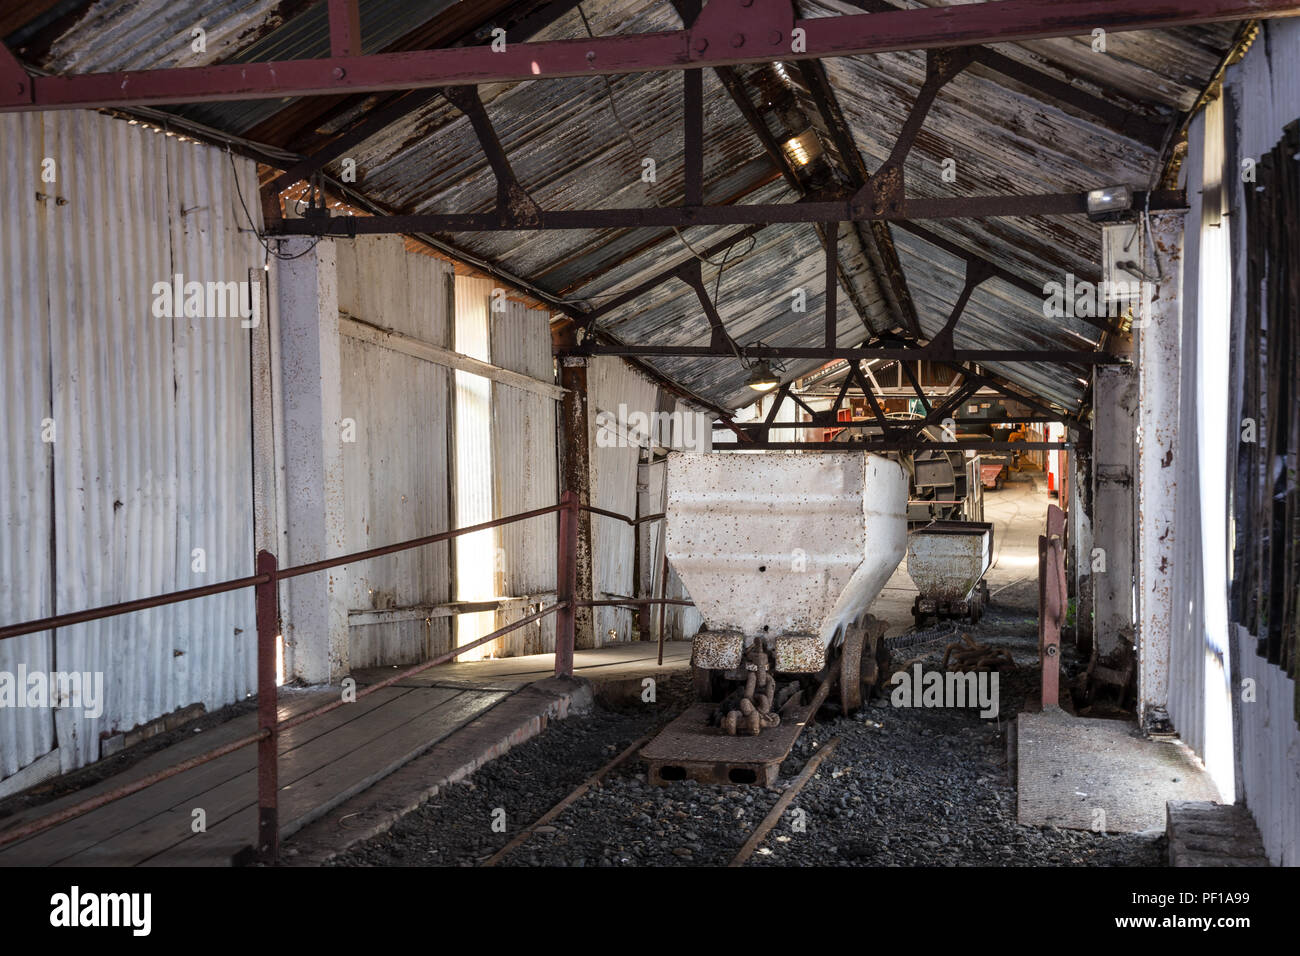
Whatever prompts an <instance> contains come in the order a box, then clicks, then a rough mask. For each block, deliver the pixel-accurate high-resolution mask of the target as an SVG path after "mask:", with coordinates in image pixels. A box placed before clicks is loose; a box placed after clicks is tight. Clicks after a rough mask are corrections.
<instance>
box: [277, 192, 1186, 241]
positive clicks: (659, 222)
mask: <svg viewBox="0 0 1300 956" xmlns="http://www.w3.org/2000/svg"><path fill="white" fill-rule="evenodd" d="M1147 195H1148V194H1147V193H1146V192H1143V191H1137V192H1135V193H1134V194H1133V197H1134V198H1133V203H1134V208H1135V209H1136V208H1140V207H1146V208H1149V209H1150V210H1151V211H1152V212H1156V211H1164V210H1172V209H1177V210H1182V209H1186V208H1187V197H1186V193H1185V192H1183V191H1182V190H1174V189H1158V190H1152V191H1151V193H1150V197H1151V198H1150V203H1149V204H1148V203H1147ZM1087 211H1088V202H1087V193H1037V194H1029V195H1004V196H958V197H953V198H948V199H923V198H917V199H905V200H903V202H902V203H901V207H900V208H899V209H898V211H897V212H896V213H895V212H892V211H889V210H879V211H878V210H875V209H870V208H864V207H863V206H862V205H860V204H857V203H855V202H853V201H852V200H834V201H818V202H806V203H753V204H744V205H724V206H651V207H641V208H616V209H561V210H541V211H540V212H539V213H538V215H537V218H536V219H535V220H534V219H532V218H528V219H525V218H513V219H508V221H506V222H504V223H503V222H502V217H501V216H499V215H498V214H497V213H495V212H490V213H428V214H418V215H406V216H334V217H330V218H320V219H292V220H285V221H283V222H281V223H279V224H277V225H276V227H275V230H274V231H275V232H277V233H279V234H280V235H287V236H290V235H294V236H308V235H310V236H349V237H351V236H358V235H383V234H389V233H411V232H499V231H502V230H507V231H513V230H527V229H671V228H674V227H676V228H679V229H685V228H687V227H690V226H728V225H736V226H740V225H746V226H747V225H756V224H760V223H761V224H771V223H790V222H851V221H857V220H890V221H892V220H912V219H991V218H998V217H1008V218H1024V217H1027V216H1075V215H1084V214H1086V213H1087Z"/></svg>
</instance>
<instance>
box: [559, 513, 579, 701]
mask: <svg viewBox="0 0 1300 956" xmlns="http://www.w3.org/2000/svg"><path fill="white" fill-rule="evenodd" d="M560 506H561V507H560V511H559V517H560V520H559V530H560V540H559V546H558V549H557V554H556V560H555V574H556V581H555V599H556V600H557V601H558V602H560V603H561V604H563V605H565V606H564V607H562V608H561V609H560V610H558V611H556V612H555V676H556V677H572V676H573V644H574V619H575V616H576V612H577V608H575V607H574V606H573V602H574V601H575V600H576V599H577V591H578V495H577V493H576V492H574V491H572V490H568V491H565V492H564V493H563V494H561V495H560Z"/></svg>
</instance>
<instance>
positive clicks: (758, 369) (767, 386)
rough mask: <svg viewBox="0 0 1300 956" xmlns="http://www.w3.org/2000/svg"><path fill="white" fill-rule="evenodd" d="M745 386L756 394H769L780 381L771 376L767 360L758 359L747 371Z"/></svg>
mask: <svg viewBox="0 0 1300 956" xmlns="http://www.w3.org/2000/svg"><path fill="white" fill-rule="evenodd" d="M745 384H746V385H748V386H749V387H750V388H752V389H753V390H754V391H756V392H770V391H772V389H774V388H776V387H777V386H778V385H780V384H781V380H780V379H779V378H777V377H776V376H775V375H773V374H772V367H771V366H770V365H768V364H767V359H759V360H758V361H757V362H755V363H754V365H753V367H752V368H751V369H750V370H749V380H748V381H746V382H745Z"/></svg>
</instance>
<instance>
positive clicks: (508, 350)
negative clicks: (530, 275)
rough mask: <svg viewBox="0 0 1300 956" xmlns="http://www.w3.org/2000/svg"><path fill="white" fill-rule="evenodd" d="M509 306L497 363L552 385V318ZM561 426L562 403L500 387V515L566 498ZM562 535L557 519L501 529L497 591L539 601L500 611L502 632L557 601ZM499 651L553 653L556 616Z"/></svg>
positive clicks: (495, 411) (496, 403) (496, 324)
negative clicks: (559, 454) (559, 461)
mask: <svg viewBox="0 0 1300 956" xmlns="http://www.w3.org/2000/svg"><path fill="white" fill-rule="evenodd" d="M504 308H505V311H504V312H492V313H490V315H489V319H490V323H491V334H492V363H493V364H494V365H498V366H500V367H501V368H505V369H509V370H510V371H512V372H520V373H522V374H524V375H527V376H529V377H530V378H534V379H537V380H538V381H539V382H545V383H547V384H552V383H553V382H554V381H555V370H554V363H553V360H552V358H551V332H550V316H549V315H548V314H547V313H546V312H543V311H538V310H537V309H530V308H528V307H527V306H526V305H524V304H523V303H521V302H514V301H509V300H507V301H506V302H505V303H504ZM556 424H557V422H556V408H555V399H553V398H550V397H548V396H545V395H539V394H537V393H536V392H531V391H528V390H526V389H522V388H516V387H514V386H512V385H506V384H505V383H503V382H494V383H493V384H492V459H493V461H494V462H495V464H496V467H495V469H494V477H495V488H494V491H495V510H494V515H495V517H498V518H501V517H505V516H507V515H512V514H518V513H520V512H522V511H531V510H533V509H534V508H544V507H546V506H548V505H553V504H555V503H556V502H557V501H558V500H559V490H558V489H559V485H558V471H557V465H556ZM556 534H557V530H556V518H555V516H554V515H546V516H544V517H541V518H530V519H528V520H527V521H521V522H516V523H514V524H508V525H504V526H502V527H501V528H499V529H498V531H497V545H498V547H500V548H501V551H500V555H501V561H500V565H499V567H498V569H497V570H498V572H499V574H498V581H497V593H498V594H499V595H502V596H506V597H524V596H528V597H533V598H536V599H537V600H536V601H534V602H531V604H530V605H529V606H525V607H523V608H511V609H508V610H504V611H500V612H498V613H497V620H496V626H497V627H504V626H505V625H506V624H509V623H512V622H513V621H517V620H519V618H521V617H524V616H526V615H527V614H528V613H532V610H536V607H535V605H539V604H543V603H549V601H550V600H551V599H552V598H553V597H554V594H555V576H556V575H555V559H556V544H557V539H556ZM543 598H545V599H546V600H545V601H543V600H542V599H543ZM530 607H531V610H530ZM494 647H495V648H496V650H497V652H498V654H499V655H501V656H512V655H515V654H540V653H543V652H546V651H553V650H554V649H555V618H554V617H549V616H548V617H545V618H543V619H542V620H541V621H538V622H537V623H536V624H531V625H526V626H524V627H522V628H520V629H519V630H517V631H512V632H511V633H510V634H507V635H506V636H505V637H503V638H501V639H500V640H498V641H496V642H495V643H494Z"/></svg>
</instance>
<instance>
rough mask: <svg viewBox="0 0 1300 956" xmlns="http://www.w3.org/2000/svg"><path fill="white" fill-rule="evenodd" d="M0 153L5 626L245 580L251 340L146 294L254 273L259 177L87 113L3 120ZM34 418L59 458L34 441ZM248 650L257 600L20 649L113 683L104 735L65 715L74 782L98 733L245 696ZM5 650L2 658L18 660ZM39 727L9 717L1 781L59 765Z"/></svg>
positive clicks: (2, 717)
mask: <svg viewBox="0 0 1300 956" xmlns="http://www.w3.org/2000/svg"><path fill="white" fill-rule="evenodd" d="M0 142H2V143H3V144H4V145H3V147H0V148H2V149H3V150H4V154H5V156H6V157H7V158H11V159H12V165H11V166H9V167H7V168H9V169H10V170H11V173H10V175H8V176H6V183H5V188H6V199H7V205H6V208H7V209H8V210H9V211H10V212H11V215H10V216H9V217H7V218H6V222H5V225H3V226H0V237H3V238H0V252H3V260H4V265H3V267H2V268H4V269H5V270H6V271H7V276H6V278H8V277H9V274H13V275H14V277H15V279H16V280H17V274H18V273H21V274H22V276H23V278H22V279H21V280H17V281H14V282H9V281H6V282H5V283H4V286H5V291H4V295H5V299H4V302H5V311H4V315H3V317H2V318H3V322H4V330H3V331H4V336H5V340H6V342H7V343H10V346H11V347H10V348H8V349H6V353H7V355H8V356H9V357H8V358H7V360H6V361H5V362H4V368H3V372H4V381H3V388H4V392H5V408H6V414H5V415H4V416H3V417H4V418H5V419H6V423H5V426H4V427H6V428H12V429H15V430H16V432H17V434H16V436H15V440H14V441H13V442H12V443H11V444H7V445H6V458H7V460H8V464H7V465H6V482H5V489H4V493H5V495H6V498H5V501H4V503H3V507H0V511H3V513H4V514H5V515H6V522H5V525H4V527H3V529H2V531H3V535H4V541H3V542H2V543H0V554H3V555H4V556H5V558H4V560H5V562H6V565H7V566H11V567H17V566H20V565H21V566H23V567H24V570H23V571H21V572H19V573H18V574H17V576H16V579H15V581H16V583H15V586H14V588H13V590H7V591H5V592H4V593H5V595H6V601H5V604H4V607H3V609H2V613H3V614H4V617H5V619H6V620H18V619H22V618H26V617H29V616H31V613H32V612H51V611H59V612H61V611H71V610H77V609H80V608H85V607H91V606H96V605H101V604H107V603H112V602H116V601H122V600H127V599H130V598H136V597H143V596H147V595H151V594H156V593H159V592H163V591H169V590H174V589H179V588H185V587H192V586H196V585H201V584H204V583H210V582H215V581H219V580H222V579H225V578H231V577H237V576H241V575H245V574H248V573H249V572H250V570H251V568H252V563H253V528H252V495H251V483H252V476H251V465H250V462H251V442H250V431H251V411H250V400H249V339H248V332H247V330H246V329H244V328H242V327H241V324H240V319H239V317H238V316H235V317H231V318H222V319H217V318H209V319H199V318H188V319H187V318H178V319H171V318H155V317H154V316H153V314H152V312H151V304H152V302H153V292H152V286H153V284H154V283H155V282H159V281H168V280H170V278H171V276H172V275H174V274H175V273H181V274H183V275H184V276H185V278H186V280H197V281H200V282H207V281H223V282H226V281H241V280H242V281H247V280H248V279H249V275H250V269H251V270H255V271H256V272H259V273H260V271H261V270H260V267H261V265H262V261H263V256H262V250H261V248H260V246H259V245H258V243H257V240H256V238H255V237H254V236H253V235H252V234H251V233H250V232H248V231H247V229H248V223H247V221H246V219H245V218H244V216H245V214H244V211H243V210H242V209H241V207H240V204H239V199H238V197H237V194H236V191H235V188H234V182H235V179H234V176H235V170H236V169H237V170H238V176H239V182H240V184H241V186H242V189H243V192H244V196H245V197H246V198H249V197H255V196H256V189H257V183H256V176H255V170H254V168H253V165H252V164H251V163H249V162H247V161H244V160H235V161H234V162H233V164H232V162H231V160H230V159H229V158H228V156H227V154H225V153H224V152H223V151H220V150H217V149H213V148H209V147H206V146H201V145H198V144H195V143H182V142H180V141H179V139H177V138H174V137H169V136H165V135H163V134H161V133H155V132H151V131H149V130H146V129H145V128H144V127H143V126H138V125H135V126H133V125H130V124H128V123H126V122H123V121H121V120H115V119H110V118H108V117H105V116H101V115H99V114H95V113H89V112H76V113H73V112H67V113H53V114H43V115H35V114H30V115H23V116H14V115H8V116H4V117H2V118H0ZM43 157H50V158H52V159H54V160H55V163H56V166H55V169H56V172H57V178H56V180H55V181H54V182H52V183H43V182H42V181H41V179H40V171H41V166H40V164H39V159H40V158H43ZM37 192H41V193H44V194H46V195H48V196H49V197H50V198H48V199H47V200H45V201H43V202H42V201H38V200H36V199H35V195H36V193H37ZM55 197H58V199H63V200H66V202H64V203H63V204H59V202H58V199H56V198H55ZM250 209H252V210H253V212H254V215H256V203H254V204H253V206H251V207H250ZM241 229H242V230H244V231H240V230H241ZM43 330H47V331H43ZM47 332H48V338H47V339H43V336H45V335H46V334H47ZM20 337H21V338H22V339H23V341H22V343H21V346H20V347H18V348H16V349H15V348H12V346H13V345H15V344H17V342H18V340H19V338H20ZM45 342H48V346H46V344H45ZM42 393H43V394H42ZM43 406H44V407H48V408H49V409H50V417H52V418H53V420H54V426H55V428H56V441H55V442H54V443H53V444H52V445H48V444H43V443H41V442H40V441H39V439H37V440H33V438H32V436H33V435H36V436H39V431H38V429H39V415H38V413H39V412H41V411H42V407H43ZM11 408H14V409H17V410H18V413H17V415H15V414H11V413H10V409H11ZM33 415H38V417H37V418H36V419H35V420H24V419H28V418H29V416H33ZM19 416H21V417H19ZM51 451H52V453H53V454H52V460H51ZM51 469H52V470H51ZM15 515H18V517H17V518H15ZM199 548H201V549H203V561H204V562H205V564H206V570H205V571H203V572H201V573H200V572H197V571H195V570H193V569H192V568H193V562H194V558H193V557H192V552H193V551H194V549H199ZM51 565H52V567H51ZM51 575H52V578H51ZM51 590H52V592H53V593H52V600H51V599H50V596H49V592H50V591H51ZM18 595H22V596H21V597H19V596H18ZM253 640H254V622H253V601H252V593H251V592H250V591H244V592H235V593H232V594H228V595H218V596H213V597H209V598H205V599H202V600H199V601H193V602H188V603H186V604H183V605H175V606H172V607H168V608H160V609H155V610H152V611H147V612H142V613H138V614H134V615H130V616H126V617H118V618H114V619H109V620H105V621H98V622H91V623H89V624H84V625H79V626H76V627H70V628H65V629H63V630H61V631H60V632H59V634H58V637H57V643H56V646H55V649H54V651H55V652H54V655H53V660H52V661H51V660H50V658H49V655H48V652H47V651H45V650H44V648H43V647H42V646H41V645H42V641H43V639H42V638H36V639H33V640H28V641H25V642H22V643H20V646H24V645H25V647H26V649H27V650H30V652H31V654H32V657H31V658H30V659H28V660H27V661H26V662H27V663H28V666H29V667H35V666H47V667H53V668H55V669H57V670H62V671H91V672H102V673H103V674H104V685H105V690H106V698H107V699H106V708H105V711H104V713H103V715H102V716H101V717H100V718H99V719H97V720H92V719H89V718H87V717H85V716H84V715H81V714H80V713H79V712H77V711H74V710H71V709H64V710H62V711H60V712H59V713H58V714H57V723H58V725H59V729H58V734H59V738H58V742H59V745H60V750H61V752H62V757H63V763H64V767H65V769H67V768H68V767H71V766H78V765H81V764H84V763H88V762H90V761H92V760H94V759H96V758H97V757H98V755H99V746H100V744H99V737H100V735H101V734H105V733H112V732H116V731H120V730H125V729H129V728H131V727H133V726H135V725H136V724H139V723H143V722H145V721H148V720H150V719H152V718H154V717H157V716H160V715H161V714H164V713H167V712H169V711H171V710H174V709H176V708H177V707H180V706H184V705H187V704H190V703H194V702H198V701H201V702H202V703H204V704H205V705H207V706H208V707H209V708H215V707H219V706H221V705H223V704H226V703H230V702H231V701H233V700H236V699H238V698H240V697H242V696H244V695H246V694H247V693H249V692H250V691H251V690H252V689H253V686H254V655H253ZM6 653H7V654H9V655H10V656H9V657H8V658H6V659H0V660H4V663H6V664H15V665H16V663H17V660H15V655H14V653H13V651H12V650H11V649H6ZM48 720H49V715H48V714H44V715H41V714H33V713H32V712H26V711H23V710H17V711H15V710H10V709H6V710H4V711H0V742H5V743H7V742H8V741H14V745H13V746H2V747H0V750H3V753H4V757H3V762H2V763H0V775H3V774H8V773H12V772H13V770H14V769H16V766H15V765H21V764H22V763H24V762H29V758H31V757H34V756H39V754H38V753H37V751H40V750H41V749H42V748H46V749H48V746H49V745H50V744H51V737H50V732H49V727H48Z"/></svg>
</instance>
